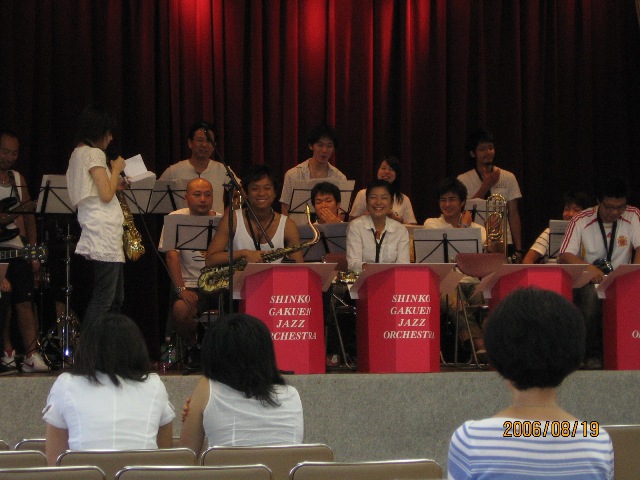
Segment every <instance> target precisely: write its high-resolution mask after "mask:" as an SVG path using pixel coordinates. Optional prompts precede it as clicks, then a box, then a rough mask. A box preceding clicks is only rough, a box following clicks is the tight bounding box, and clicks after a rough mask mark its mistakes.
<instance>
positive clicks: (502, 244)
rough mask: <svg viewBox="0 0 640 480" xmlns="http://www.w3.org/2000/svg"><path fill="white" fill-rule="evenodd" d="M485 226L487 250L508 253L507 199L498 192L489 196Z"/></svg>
mask: <svg viewBox="0 0 640 480" xmlns="http://www.w3.org/2000/svg"><path fill="white" fill-rule="evenodd" d="M484 218H485V220H484V228H485V229H486V231H487V246H486V247H487V248H486V250H487V252H490V253H502V254H504V255H505V256H506V255H507V201H506V200H505V198H504V197H503V196H502V195H499V194H497V193H495V194H493V195H490V196H489V198H487V207H486V215H485V217H484Z"/></svg>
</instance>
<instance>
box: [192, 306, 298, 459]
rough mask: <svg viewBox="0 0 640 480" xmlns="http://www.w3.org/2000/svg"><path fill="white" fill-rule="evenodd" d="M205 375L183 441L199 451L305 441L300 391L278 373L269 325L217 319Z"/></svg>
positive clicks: (242, 318)
mask: <svg viewBox="0 0 640 480" xmlns="http://www.w3.org/2000/svg"><path fill="white" fill-rule="evenodd" d="M202 371H203V375H204V376H203V377H202V378H201V379H200V380H199V381H198V383H197V384H196V387H195V389H194V391H193V393H192V394H191V399H190V401H188V402H189V403H188V406H187V409H188V410H187V411H186V415H185V418H184V423H183V425H182V432H181V435H180V444H181V446H183V447H188V448H190V449H191V450H193V451H194V452H196V454H197V455H199V454H200V450H201V449H202V442H203V440H204V436H205V435H206V436H207V439H208V442H209V447H212V446H214V445H229V446H252V445H288V444H297V443H302V437H303V430H304V423H303V416H302V404H301V402H300V396H299V395H298V391H297V390H296V389H295V388H293V387H291V386H289V385H287V384H286V383H285V381H284V378H283V377H282V375H281V374H280V372H279V371H278V367H277V365H276V356H275V352H274V349H273V341H272V340H271V334H270V333H269V329H268V328H267V326H266V325H265V324H264V323H263V322H261V321H260V320H258V319H257V318H255V317H252V316H251V315H247V314H243V313H236V314H232V315H227V316H225V317H222V318H221V319H219V320H217V321H216V322H214V323H213V325H211V326H210V327H209V328H208V329H207V333H206V334H205V338H204V341H203V345H202Z"/></svg>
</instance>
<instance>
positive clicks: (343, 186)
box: [284, 178, 356, 225]
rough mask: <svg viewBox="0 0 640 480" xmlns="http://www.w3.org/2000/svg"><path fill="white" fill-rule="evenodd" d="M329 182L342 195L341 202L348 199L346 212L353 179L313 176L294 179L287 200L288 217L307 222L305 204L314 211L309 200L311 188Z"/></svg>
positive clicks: (299, 222)
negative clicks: (312, 177)
mask: <svg viewBox="0 0 640 480" xmlns="http://www.w3.org/2000/svg"><path fill="white" fill-rule="evenodd" d="M322 182H331V183H333V184H334V185H335V186H336V187H338V188H339V189H340V196H341V197H342V201H341V202H340V203H341V204H344V201H345V200H347V199H348V203H347V205H348V208H347V209H346V210H345V211H346V212H348V211H349V210H350V209H351V197H352V196H353V188H354V187H355V185H356V181H355V180H339V179H336V178H314V179H312V180H294V181H293V189H292V191H291V198H290V199H288V201H287V202H284V203H288V204H289V217H290V218H291V219H292V220H293V221H294V222H296V224H298V225H304V224H306V223H307V214H306V206H307V205H309V208H311V209H312V211H314V212H315V209H314V207H313V202H312V201H311V190H313V187H314V186H316V185H317V184H318V183H322Z"/></svg>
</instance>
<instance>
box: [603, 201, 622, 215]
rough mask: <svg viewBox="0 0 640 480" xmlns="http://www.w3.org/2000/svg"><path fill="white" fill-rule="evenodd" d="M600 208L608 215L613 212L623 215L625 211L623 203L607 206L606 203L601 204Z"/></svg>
mask: <svg viewBox="0 0 640 480" xmlns="http://www.w3.org/2000/svg"><path fill="white" fill-rule="evenodd" d="M600 206H601V207H602V208H604V209H605V210H606V211H607V212H609V213H613V212H619V213H623V212H624V211H625V210H626V209H627V204H626V203H623V204H622V205H607V204H606V203H601V204H600Z"/></svg>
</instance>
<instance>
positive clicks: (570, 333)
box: [484, 287, 585, 390]
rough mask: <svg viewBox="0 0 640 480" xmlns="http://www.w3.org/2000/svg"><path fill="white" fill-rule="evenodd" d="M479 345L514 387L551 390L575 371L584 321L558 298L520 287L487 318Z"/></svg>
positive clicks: (580, 355) (582, 346)
mask: <svg viewBox="0 0 640 480" xmlns="http://www.w3.org/2000/svg"><path fill="white" fill-rule="evenodd" d="M484 341H485V345H486V349H487V355H488V357H489V362H490V363H491V365H492V366H493V367H495V369H496V370H497V371H498V373H499V374H500V375H501V376H502V377H503V378H505V379H507V380H509V381H511V383H512V384H513V386H514V387H515V388H517V389H518V390H527V389H529V388H554V387H557V386H558V385H560V384H561V383H562V381H563V380H564V379H565V378H566V377H567V375H569V374H570V373H571V372H573V371H575V370H577V369H578V368H579V367H580V364H581V362H582V360H583V357H584V352H585V327H584V320H583V318H582V315H581V313H580V312H579V311H578V309H577V308H576V307H575V306H574V305H573V304H572V303H571V302H569V300H567V299H566V298H564V297H562V296H561V295H559V294H557V293H555V292H551V291H549V290H541V289H538V288H532V287H530V288H522V289H518V290H516V291H514V292H512V293H510V294H509V295H507V296H506V297H505V299H504V300H503V301H502V302H500V303H499V304H498V306H497V307H496V308H495V310H494V311H493V312H492V313H491V314H490V316H489V319H488V320H487V328H486V330H485V333H484Z"/></svg>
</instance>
